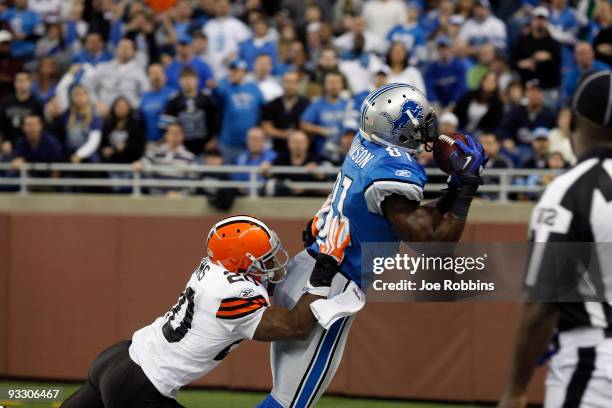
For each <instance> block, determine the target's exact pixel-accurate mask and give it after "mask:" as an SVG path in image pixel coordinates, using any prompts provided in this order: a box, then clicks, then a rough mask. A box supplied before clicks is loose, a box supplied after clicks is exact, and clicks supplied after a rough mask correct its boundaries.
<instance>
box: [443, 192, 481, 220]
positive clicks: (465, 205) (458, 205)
mask: <svg viewBox="0 0 612 408" xmlns="http://www.w3.org/2000/svg"><path fill="white" fill-rule="evenodd" d="M477 190H478V185H476V184H463V185H461V186H460V187H459V189H458V193H457V196H456V197H455V199H454V200H453V202H452V203H451V205H450V208H449V209H448V212H449V213H451V214H453V215H454V216H456V217H457V218H460V219H466V218H467V215H468V211H469V210H470V204H472V199H473V198H474V196H475V195H476V191H477Z"/></svg>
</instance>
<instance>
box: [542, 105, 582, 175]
mask: <svg viewBox="0 0 612 408" xmlns="http://www.w3.org/2000/svg"><path fill="white" fill-rule="evenodd" d="M571 122H572V111H571V110H570V109H569V108H566V109H561V112H559V116H558V119H557V127H556V128H554V129H552V130H551V131H550V133H549V135H548V140H549V142H550V152H557V153H560V154H561V155H563V160H564V161H566V162H567V163H570V164H571V165H572V166H573V165H574V164H576V156H575V155H574V151H573V149H572V144H571V143H570V134H571V132H572V131H571Z"/></svg>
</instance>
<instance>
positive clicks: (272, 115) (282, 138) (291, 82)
mask: <svg viewBox="0 0 612 408" xmlns="http://www.w3.org/2000/svg"><path fill="white" fill-rule="evenodd" d="M299 86H300V81H299V74H298V73H297V72H287V73H286V74H285V75H284V76H283V94H282V96H279V97H278V98H276V99H273V100H272V101H270V102H269V103H267V104H266V105H265V106H264V108H263V112H262V118H261V127H262V129H263V130H264V132H266V133H267V134H268V135H270V136H271V137H272V146H273V148H274V151H276V152H277V153H278V154H279V155H282V154H284V153H286V152H287V138H288V137H289V134H290V133H291V132H292V131H293V130H294V129H297V128H298V127H299V125H300V117H301V116H302V113H303V112H304V111H305V110H306V108H307V107H308V104H309V101H308V99H306V98H304V97H303V96H300V95H299V94H298V92H299Z"/></svg>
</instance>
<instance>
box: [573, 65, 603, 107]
mask: <svg viewBox="0 0 612 408" xmlns="http://www.w3.org/2000/svg"><path fill="white" fill-rule="evenodd" d="M606 70H610V67H609V66H608V64H605V63H603V62H601V61H597V60H595V61H593V65H592V66H591V69H589V70H587V71H582V70H581V69H580V68H578V67H577V66H576V67H575V68H572V69H570V70H569V71H568V72H566V73H565V75H564V76H563V87H562V89H561V102H562V103H563V104H564V105H565V106H567V105H569V104H570V102H571V99H572V96H573V95H574V92H575V91H576V88H577V87H578V83H579V82H580V79H581V78H582V76H583V75H584V74H586V73H587V72H589V73H591V72H597V71H606Z"/></svg>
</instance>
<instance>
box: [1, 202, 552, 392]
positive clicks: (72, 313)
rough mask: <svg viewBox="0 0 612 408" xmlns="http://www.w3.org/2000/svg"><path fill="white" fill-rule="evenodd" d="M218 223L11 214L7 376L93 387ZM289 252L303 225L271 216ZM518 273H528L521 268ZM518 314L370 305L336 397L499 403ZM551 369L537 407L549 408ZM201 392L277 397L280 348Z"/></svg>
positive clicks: (513, 236) (249, 345)
mask: <svg viewBox="0 0 612 408" xmlns="http://www.w3.org/2000/svg"><path fill="white" fill-rule="evenodd" d="M217 219H218V217H217V216H202V217H193V216H190V217H181V216H132V215H84V214H79V215H75V214H44V213H18V212H10V213H0V330H1V333H2V334H1V335H0V376H3V377H25V378H41V379H47V380H48V379H57V380H82V379H84V378H85V376H86V374H87V370H88V367H89V364H90V362H91V361H92V360H93V358H94V357H95V356H96V355H97V354H98V353H99V352H100V351H101V350H102V349H104V348H105V347H107V346H109V345H111V344H113V343H114V342H116V341H119V340H123V339H127V338H130V336H131V334H132V333H133V331H134V330H136V329H138V328H140V327H142V326H144V325H146V324H148V323H150V322H151V321H152V320H153V319H154V318H156V317H157V316H160V315H162V314H164V313H165V312H167V311H168V310H169V309H170V307H171V306H172V305H173V304H174V303H175V302H176V299H177V297H178V295H179V293H180V292H181V291H182V290H183V289H184V285H185V284H186V282H187V280H188V278H189V276H190V274H191V273H192V272H193V269H194V268H195V267H196V266H197V264H198V262H199V259H200V258H201V257H202V256H203V255H204V241H205V237H206V233H207V232H208V230H209V228H210V226H211V225H212V224H213V223H214V222H215V221H216V220H217ZM266 221H267V222H269V224H270V225H271V226H272V228H274V229H276V230H277V231H278V233H279V235H280V236H281V238H282V239H283V242H284V243H285V246H286V247H287V249H288V251H289V253H290V254H295V253H297V252H298V251H299V250H300V249H301V242H300V236H301V230H302V228H303V226H304V220H303V219H271V218H270V217H268V218H266ZM525 236H526V225H525V224H522V223H506V224H504V223H486V222H476V223H471V224H470V225H468V227H467V228H466V231H465V234H464V240H465V241H481V242H482V241H489V242H490V241H511V242H512V241H513V242H517V241H518V242H520V241H524V240H525ZM515 273H519V274H522V273H523V271H522V270H517V271H515ZM516 309H517V306H516V305H514V304H505V303H490V302H489V303H371V304H368V305H366V307H365V309H364V310H362V311H361V312H360V314H359V316H358V318H357V320H356V321H355V323H354V325H353V328H352V330H351V335H350V337H349V341H348V346H347V348H346V350H345V356H344V358H343V361H342V364H341V366H340V369H339V371H338V373H337V375H336V378H335V379H334V382H333V383H332V385H331V387H330V389H329V391H330V392H333V393H339V394H347V395H353V396H371V397H384V398H407V399H434V400H453V401H493V400H495V399H497V398H498V397H499V395H500V394H501V392H502V388H503V384H504V382H505V380H506V378H507V369H508V365H509V361H510V351H511V347H512V341H513V333H514V328H515V320H516ZM543 374H544V370H539V372H538V375H537V378H536V379H535V380H534V381H533V382H532V385H533V387H532V389H531V391H530V399H531V401H533V402H541V401H542V394H543V379H542V376H543ZM195 384H196V385H202V386H208V387H223V388H229V389H252V390H268V389H269V388H270V385H271V373H270V369H269V345H267V344H265V343H256V342H243V343H242V345H241V347H240V348H239V349H238V350H236V351H234V352H232V353H231V354H230V355H229V356H228V358H227V359H226V361H224V362H223V363H222V364H221V365H220V366H219V367H218V368H217V369H215V370H214V371H213V372H212V373H211V374H209V375H208V376H206V377H205V378H203V379H202V380H200V381H197V382H196V383H195Z"/></svg>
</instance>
